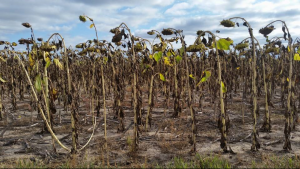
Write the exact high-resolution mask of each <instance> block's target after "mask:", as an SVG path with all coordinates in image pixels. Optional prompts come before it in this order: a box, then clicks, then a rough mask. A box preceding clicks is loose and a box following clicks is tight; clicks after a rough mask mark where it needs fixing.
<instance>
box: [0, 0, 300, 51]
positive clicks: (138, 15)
mask: <svg viewBox="0 0 300 169" xmlns="http://www.w3.org/2000/svg"><path fill="white" fill-rule="evenodd" d="M299 6H300V0H285V1H283V0H269V1H266V0H243V1H239V0H231V1H226V0H149V1H148V0H144V1H141V0H86V1H83V0H64V1H62V0H26V1H25V0H1V3H0V11H1V15H0V23H1V24H0V40H5V41H10V42H17V41H18V39H20V38H29V37H30V29H27V28H25V27H23V26H22V25H21V23H23V22H29V23H30V24H31V25H32V27H33V29H34V33H35V37H36V38H37V37H41V38H43V39H45V40H46V39H48V38H49V36H50V35H51V34H52V33H60V34H61V35H62V36H63V37H64V38H65V41H66V45H67V46H70V45H72V46H74V45H76V44H77V43H81V42H84V41H86V40H88V39H94V38H95V32H94V30H93V29H90V28H89V25H90V23H88V22H86V23H82V22H80V21H79V19H78V17H79V15H82V14H85V15H87V16H89V17H91V18H93V19H94V22H95V23H96V26H97V29H98V36H99V40H100V39H105V40H109V41H111V38H112V34H111V33H110V32H109V30H110V29H111V28H114V27H117V26H119V25H120V23H122V22H125V23H126V24H127V25H128V27H129V28H130V29H131V31H132V33H133V34H134V35H137V36H140V37H143V38H147V39H149V40H151V39H153V36H150V35H147V34H146V32H147V31H149V30H152V29H155V30H158V31H161V30H162V29H163V28H169V27H171V28H175V29H182V30H183V33H184V35H185V40H186V42H187V44H188V45H189V44H192V43H193V42H194V40H195V38H196V32H197V30H210V31H212V32H214V33H215V32H216V30H219V31H220V33H218V36H220V37H230V38H231V39H233V40H234V42H235V43H238V42H240V41H241V40H243V39H244V38H247V37H248V36H249V34H248V31H247V28H246V27H244V26H240V27H237V26H236V27H235V28H224V27H222V26H221V25H220V21H221V20H223V19H228V18H230V17H235V16H239V17H243V18H245V19H246V20H247V21H248V22H249V23H250V25H251V26H252V27H253V30H254V36H255V37H256V38H257V39H259V41H260V42H261V43H264V42H265V39H264V37H263V36H262V35H261V34H259V33H258V31H259V29H260V28H261V27H264V26H266V25H267V24H268V23H270V22H271V21H274V20H284V21H285V22H286V24H287V26H288V28H289V30H290V33H291V35H292V37H293V38H294V39H295V38H296V37H299V35H300V33H299V27H300V26H299V18H300V10H299ZM233 21H235V22H239V23H240V25H242V23H243V22H242V21H241V20H233ZM274 26H275V27H276V28H277V29H276V30H275V31H273V32H272V33H271V34H270V36H269V37H275V36H283V33H282V30H281V27H282V24H281V23H280V22H277V23H275V24H274ZM17 49H18V50H24V49H25V46H22V45H19V46H18V48H17Z"/></svg>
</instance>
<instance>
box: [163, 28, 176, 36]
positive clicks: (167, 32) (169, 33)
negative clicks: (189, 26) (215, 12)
mask: <svg viewBox="0 0 300 169" xmlns="http://www.w3.org/2000/svg"><path fill="white" fill-rule="evenodd" d="M161 33H162V34H163V35H172V34H173V33H174V32H173V30H171V29H163V30H162V31H161Z"/></svg>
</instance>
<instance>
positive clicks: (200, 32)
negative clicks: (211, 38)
mask: <svg viewBox="0 0 300 169" xmlns="http://www.w3.org/2000/svg"><path fill="white" fill-rule="evenodd" d="M197 35H198V36H199V35H201V36H205V33H204V31H202V30H198V31H197Z"/></svg>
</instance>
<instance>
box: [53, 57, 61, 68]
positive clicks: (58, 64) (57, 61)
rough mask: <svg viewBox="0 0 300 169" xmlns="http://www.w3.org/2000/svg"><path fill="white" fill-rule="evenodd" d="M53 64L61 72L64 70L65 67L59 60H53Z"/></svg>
mask: <svg viewBox="0 0 300 169" xmlns="http://www.w3.org/2000/svg"><path fill="white" fill-rule="evenodd" d="M53 62H54V64H55V65H56V66H57V67H58V68H59V69H60V70H63V69H64V67H63V65H62V64H61V63H60V61H59V60H58V59H53Z"/></svg>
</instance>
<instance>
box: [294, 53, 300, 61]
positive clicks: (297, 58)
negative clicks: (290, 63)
mask: <svg viewBox="0 0 300 169" xmlns="http://www.w3.org/2000/svg"><path fill="white" fill-rule="evenodd" d="M294 60H297V61H300V56H299V53H296V54H295V55H294Z"/></svg>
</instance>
